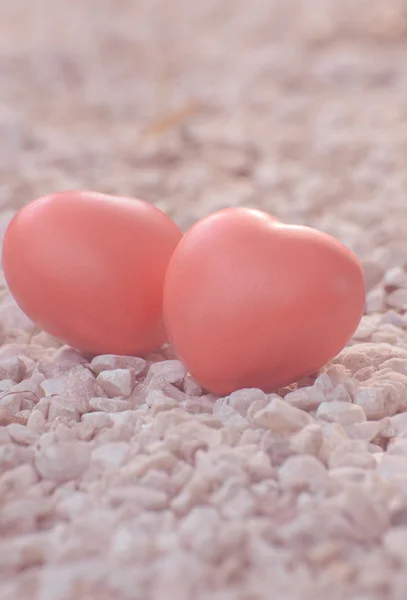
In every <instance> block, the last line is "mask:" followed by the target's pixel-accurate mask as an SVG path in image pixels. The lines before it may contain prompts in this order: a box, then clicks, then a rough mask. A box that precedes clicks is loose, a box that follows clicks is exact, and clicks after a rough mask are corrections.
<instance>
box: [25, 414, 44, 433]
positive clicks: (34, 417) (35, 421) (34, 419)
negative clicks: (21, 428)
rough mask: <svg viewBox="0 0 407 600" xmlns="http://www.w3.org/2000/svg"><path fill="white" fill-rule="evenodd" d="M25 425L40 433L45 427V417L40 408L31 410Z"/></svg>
mask: <svg viewBox="0 0 407 600" xmlns="http://www.w3.org/2000/svg"><path fill="white" fill-rule="evenodd" d="M27 427H28V428H29V429H32V430H33V431H36V432H37V433H42V432H43V431H44V428H45V417H44V415H43V414H42V412H41V411H40V410H33V411H32V413H31V414H30V416H29V417H28V421H27Z"/></svg>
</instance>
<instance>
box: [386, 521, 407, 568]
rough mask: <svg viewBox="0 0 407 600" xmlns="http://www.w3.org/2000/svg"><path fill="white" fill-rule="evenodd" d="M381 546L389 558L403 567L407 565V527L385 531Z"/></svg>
mask: <svg viewBox="0 0 407 600" xmlns="http://www.w3.org/2000/svg"><path fill="white" fill-rule="evenodd" d="M383 544H384V547H385V549H386V551H387V552H388V553H389V554H390V555H391V556H393V557H394V558H396V559H397V560H399V561H400V562H401V563H402V564H403V565H406V564H407V526H405V525H404V526H400V527H392V528H391V529H389V530H388V531H386V533H385V534H384V537H383Z"/></svg>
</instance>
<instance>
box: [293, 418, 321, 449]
mask: <svg viewBox="0 0 407 600" xmlns="http://www.w3.org/2000/svg"><path fill="white" fill-rule="evenodd" d="M323 441H324V433H323V431H322V428H321V427H320V426H319V425H317V424H316V423H312V424H311V425H306V426H305V427H304V429H302V430H301V431H299V432H298V433H296V434H295V435H294V436H293V437H292V438H291V440H290V442H291V445H292V447H293V448H294V449H295V450H296V451H297V452H298V453H299V454H312V455H313V456H319V453H320V451H321V448H322V444H323Z"/></svg>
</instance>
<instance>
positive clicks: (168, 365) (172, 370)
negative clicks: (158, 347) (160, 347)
mask: <svg viewBox="0 0 407 600" xmlns="http://www.w3.org/2000/svg"><path fill="white" fill-rule="evenodd" d="M186 374H187V371H186V369H185V367H184V365H183V364H182V362H181V361H179V360H164V361H160V362H157V363H154V364H152V365H151V366H150V368H149V370H148V373H147V377H146V381H145V385H146V386H148V385H149V383H150V382H151V381H152V380H154V379H156V378H158V379H160V380H162V381H163V382H165V383H180V382H181V381H183V379H184V377H185V376H186Z"/></svg>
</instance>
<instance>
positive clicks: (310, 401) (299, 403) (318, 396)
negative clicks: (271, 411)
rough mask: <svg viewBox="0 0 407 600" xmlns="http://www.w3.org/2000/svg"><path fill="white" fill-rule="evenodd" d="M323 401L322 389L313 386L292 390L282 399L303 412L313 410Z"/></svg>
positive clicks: (324, 396)
mask: <svg viewBox="0 0 407 600" xmlns="http://www.w3.org/2000/svg"><path fill="white" fill-rule="evenodd" d="M325 400H326V395H325V393H324V391H323V389H321V388H320V387H319V386H315V385H313V386H308V387H303V388H300V389H299V390H294V391H293V392H289V393H288V394H287V395H286V396H285V397H284V402H288V404H290V405H291V406H293V407H295V408H298V409H299V410H305V411H311V410H315V409H316V408H318V406H319V405H320V404H321V402H324V401H325Z"/></svg>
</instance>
